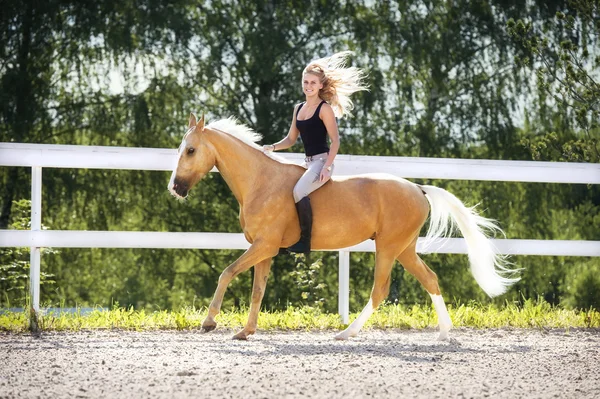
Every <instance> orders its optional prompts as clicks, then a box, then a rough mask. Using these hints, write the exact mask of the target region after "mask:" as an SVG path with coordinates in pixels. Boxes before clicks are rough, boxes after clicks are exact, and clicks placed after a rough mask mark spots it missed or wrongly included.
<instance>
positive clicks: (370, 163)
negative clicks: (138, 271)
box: [0, 143, 600, 323]
mask: <svg viewBox="0 0 600 399" xmlns="http://www.w3.org/2000/svg"><path fill="white" fill-rule="evenodd" d="M278 155H281V156H282V157H283V158H285V159H286V160H288V161H291V162H295V163H300V162H301V161H302V159H303V157H304V155H303V154H298V153H280V154H278ZM176 159H177V150H175V149H164V148H129V147H95V146H73V145H47V144H22V143H0V166H17V167H30V168H32V188H31V197H32V210H31V230H29V231H17V230H0V247H20V246H27V247H31V269H30V296H31V303H32V309H33V311H34V312H32V313H37V312H38V311H39V275H40V269H39V268H40V256H41V252H40V248H43V247H56V248H61V247H62V248H67V247H68V248H187V249H240V250H241V249H247V248H248V247H249V244H248V242H246V240H245V238H244V235H243V234H239V233H177V232H147V231H143V232H133V231H58V230H41V205H42V204H41V201H42V200H41V197H42V195H41V193H42V168H86V169H125V170H152V171H171V170H172V169H173V167H174V166H175V163H176ZM335 163H336V175H338V176H339V175H355V174H362V173H381V172H385V173H390V174H393V175H396V176H399V177H404V178H421V179H456V180H482V181H512V182H531V183H567V184H600V165H599V164H586V163H567V162H535V161H497V160H477V159H449V158H412V157H375V156H358V155H338V156H336V162H335ZM214 171H216V169H213V172H214ZM493 242H494V244H495V245H496V247H497V248H498V251H499V252H500V253H504V254H512V255H549V256H600V241H575V240H551V241H550V240H523V239H495V240H493ZM374 250H375V245H374V242H373V241H370V240H368V241H365V242H363V243H360V244H358V245H355V246H353V247H349V248H342V249H336V251H339V285H340V287H339V311H340V314H341V316H342V321H343V322H344V323H348V313H349V306H348V299H349V298H348V296H349V259H350V257H349V253H350V252H374ZM422 250H423V248H422V240H421V239H420V240H419V243H418V246H417V251H418V252H421V251H422ZM428 252H437V253H458V254H464V253H466V243H465V241H464V240H463V239H462V238H448V239H442V240H439V241H438V242H436V243H434V244H433V245H431V246H430V247H429V248H428Z"/></svg>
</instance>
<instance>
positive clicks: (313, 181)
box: [288, 159, 325, 253]
mask: <svg viewBox="0 0 600 399" xmlns="http://www.w3.org/2000/svg"><path fill="white" fill-rule="evenodd" d="M324 165H325V159H317V160H314V161H312V162H309V163H308V170H307V171H306V172H304V174H303V175H302V177H300V179H299V180H298V183H296V186H294V201H295V202H296V211H297V212H298V219H299V221H300V240H299V241H298V242H297V243H296V244H294V245H292V246H291V247H289V248H288V251H289V252H295V253H308V252H310V241H311V231H312V208H311V206H310V199H309V198H308V195H309V194H310V193H312V192H313V191H315V190H316V189H318V188H319V187H321V186H322V185H323V184H325V182H321V181H320V180H319V178H320V175H321V169H322V168H323V166H324Z"/></svg>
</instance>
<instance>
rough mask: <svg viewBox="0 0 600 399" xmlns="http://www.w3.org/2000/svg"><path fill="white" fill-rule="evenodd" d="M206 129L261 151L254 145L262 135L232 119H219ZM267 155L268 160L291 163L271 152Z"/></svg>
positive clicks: (260, 147)
mask: <svg viewBox="0 0 600 399" xmlns="http://www.w3.org/2000/svg"><path fill="white" fill-rule="evenodd" d="M206 128H207V129H212V130H216V131H219V132H221V133H226V134H228V135H230V136H233V137H235V138H236V139H238V140H240V141H241V142H242V143H244V144H246V145H248V146H250V147H252V148H254V149H256V150H258V151H262V146H259V145H258V144H256V142H257V141H260V140H261V139H262V138H263V136H262V134H260V133H257V132H255V131H254V130H252V129H251V128H249V127H248V126H246V125H243V124H241V123H238V121H237V120H236V119H235V118H233V117H229V118H226V119H219V120H217V121H214V122H211V123H209V124H208V125H206ZM267 155H268V156H269V157H270V158H272V159H275V160H277V161H279V162H282V163H293V162H290V161H288V160H287V159H285V158H283V157H281V156H279V155H277V154H273V153H272V152H267Z"/></svg>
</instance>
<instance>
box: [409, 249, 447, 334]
mask: <svg viewBox="0 0 600 399" xmlns="http://www.w3.org/2000/svg"><path fill="white" fill-rule="evenodd" d="M416 244H417V241H416V240H415V241H414V242H413V243H412V244H411V245H409V246H408V248H406V250H404V252H402V254H400V256H398V258H397V259H398V262H400V263H401V264H402V266H404V268H405V269H406V270H407V271H408V272H409V273H410V274H412V275H413V276H415V277H416V278H417V280H419V282H420V283H421V285H422V286H423V287H424V288H425V289H426V290H427V292H428V293H429V295H430V296H431V300H432V301H433V306H434V308H435V311H436V313H437V315H438V325H439V327H440V336H439V339H441V340H443V339H446V338H448V332H449V331H450V329H451V328H452V320H450V315H449V314H448V310H447V309H446V304H445V303H444V298H442V294H441V292H440V286H439V285H438V278H437V275H436V274H435V273H434V272H433V271H432V270H431V269H430V268H429V267H428V266H427V265H426V264H425V262H423V260H421V258H419V256H418V255H417V252H416Z"/></svg>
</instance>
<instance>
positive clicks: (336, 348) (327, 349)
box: [214, 338, 529, 363]
mask: <svg viewBox="0 0 600 399" xmlns="http://www.w3.org/2000/svg"><path fill="white" fill-rule="evenodd" d="M257 341H258V340H257ZM260 344H261V348H260V349H254V348H253V347H252V346H253V345H248V343H244V344H238V345H232V346H229V347H219V348H215V349H214V352H218V353H223V354H236V355H239V356H247V357H258V356H264V355H265V354H269V355H277V356H292V357H296V356H302V357H306V356H309V357H310V356H320V355H340V356H344V355H348V354H351V355H352V356H353V357H361V356H369V357H381V358H397V359H400V360H403V361H407V362H421V363H429V362H431V363H434V362H437V361H440V360H441V359H442V355H444V354H452V353H470V354H475V353H481V354H485V353H489V349H479V348H472V347H467V346H464V345H462V344H461V343H460V342H458V341H457V340H455V339H451V340H450V341H446V342H439V343H423V344H416V343H403V342H396V343H394V342H392V341H390V340H386V339H369V340H364V341H334V340H333V339H332V341H331V342H323V341H316V342H315V343H296V342H281V341H280V340H271V339H269V338H266V339H265V338H263V339H261V340H260ZM490 349H492V350H493V349H494V348H490ZM496 349H500V348H496ZM503 350H504V351H506V348H503ZM508 351H510V352H524V351H529V348H523V347H520V348H515V350H508Z"/></svg>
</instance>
